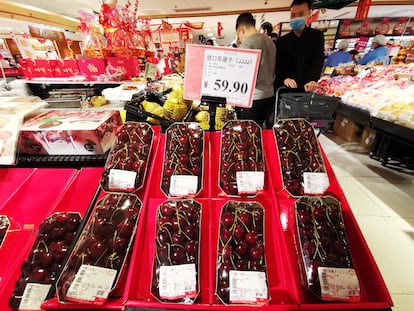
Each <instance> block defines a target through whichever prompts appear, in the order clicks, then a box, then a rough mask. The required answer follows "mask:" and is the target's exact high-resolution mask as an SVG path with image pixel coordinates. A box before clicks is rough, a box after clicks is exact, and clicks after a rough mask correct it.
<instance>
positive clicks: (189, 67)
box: [184, 44, 261, 108]
mask: <svg viewBox="0 0 414 311" xmlns="http://www.w3.org/2000/svg"><path fill="white" fill-rule="evenodd" d="M260 54H261V51H260V50H249V49H233V48H227V47H215V46H200V45H192V44H189V45H187V52H186V65H185V66H186V76H185V79H184V98H186V99H189V100H200V98H201V96H213V97H221V98H225V99H226V103H228V104H231V105H234V106H239V107H245V108H249V107H251V105H252V101H253V92H254V87H255V85H256V78H257V71H258V68H259V61H260Z"/></svg>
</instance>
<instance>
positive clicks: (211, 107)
mask: <svg viewBox="0 0 414 311" xmlns="http://www.w3.org/2000/svg"><path fill="white" fill-rule="evenodd" d="M201 105H205V106H208V113H209V116H210V120H209V125H210V131H214V129H215V127H216V110H217V107H225V106H226V98H225V97H216V96H207V95H202V96H201Z"/></svg>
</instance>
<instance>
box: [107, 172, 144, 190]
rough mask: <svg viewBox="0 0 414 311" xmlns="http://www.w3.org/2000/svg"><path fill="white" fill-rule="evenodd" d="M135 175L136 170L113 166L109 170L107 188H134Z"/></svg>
mask: <svg viewBox="0 0 414 311" xmlns="http://www.w3.org/2000/svg"><path fill="white" fill-rule="evenodd" d="M136 177H137V172H134V171H126V170H119V169H115V168H113V169H111V170H110V171H109V176H108V188H109V189H122V190H128V189H135V178H136Z"/></svg>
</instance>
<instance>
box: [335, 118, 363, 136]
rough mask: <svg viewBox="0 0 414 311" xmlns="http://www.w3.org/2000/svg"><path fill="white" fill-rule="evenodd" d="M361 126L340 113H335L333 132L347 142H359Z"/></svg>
mask: <svg viewBox="0 0 414 311" xmlns="http://www.w3.org/2000/svg"><path fill="white" fill-rule="evenodd" d="M361 132H362V127H361V126H360V125H359V124H358V123H356V122H355V121H352V120H350V119H348V118H345V117H344V116H342V115H339V114H338V115H336V118H335V123H334V126H333V133H334V134H335V135H336V136H338V137H339V138H342V139H343V140H345V141H347V142H359V140H360V137H361Z"/></svg>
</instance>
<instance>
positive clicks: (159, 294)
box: [151, 199, 201, 303]
mask: <svg viewBox="0 0 414 311" xmlns="http://www.w3.org/2000/svg"><path fill="white" fill-rule="evenodd" d="M200 220H201V205H200V204H199V203H198V202H196V201H193V200H191V199H183V200H169V201H166V202H164V203H163V204H161V205H160V206H159V207H158V209H157V216H156V238H155V256H154V265H153V275H152V285H151V294H152V295H153V296H154V297H155V298H156V299H158V300H160V301H163V302H176V303H193V302H194V301H195V300H196V299H197V296H198V293H199V290H200V288H199V280H198V278H199V247H200V231H201V228H200Z"/></svg>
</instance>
